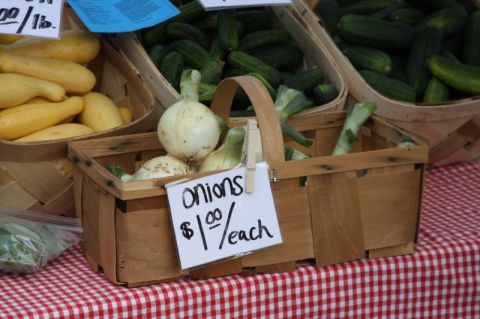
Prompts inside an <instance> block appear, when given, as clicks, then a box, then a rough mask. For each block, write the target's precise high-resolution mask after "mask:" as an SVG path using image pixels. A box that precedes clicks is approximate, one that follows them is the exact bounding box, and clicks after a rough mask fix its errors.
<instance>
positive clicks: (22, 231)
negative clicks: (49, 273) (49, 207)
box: [0, 208, 82, 274]
mask: <svg viewBox="0 0 480 319" xmlns="http://www.w3.org/2000/svg"><path fill="white" fill-rule="evenodd" d="M81 235H82V227H81V224H80V221H79V220H77V219H74V218H68V217H61V216H51V215H45V214H39V213H34V212H28V211H17V210H13V209H7V208H0V272H4V273H13V274H26V273H33V272H37V271H39V270H40V269H41V268H43V267H44V266H45V265H46V264H47V263H48V262H49V261H50V260H52V259H54V258H56V257H57V256H59V255H60V254H61V253H62V252H63V251H64V250H66V249H67V248H69V247H71V246H73V245H75V244H77V243H78V242H79V241H80V240H81Z"/></svg>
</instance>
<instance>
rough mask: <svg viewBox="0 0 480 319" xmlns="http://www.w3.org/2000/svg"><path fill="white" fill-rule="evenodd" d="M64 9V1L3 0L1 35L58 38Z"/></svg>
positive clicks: (1, 2) (0, 2) (1, 4)
mask: <svg viewBox="0 0 480 319" xmlns="http://www.w3.org/2000/svg"><path fill="white" fill-rule="evenodd" d="M62 8H63V0H2V1H0V33H6V34H18V35H31V36H36V37H44V38H58V37H59V36H60V21H61V17H62Z"/></svg>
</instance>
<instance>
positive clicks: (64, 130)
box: [15, 123, 94, 142]
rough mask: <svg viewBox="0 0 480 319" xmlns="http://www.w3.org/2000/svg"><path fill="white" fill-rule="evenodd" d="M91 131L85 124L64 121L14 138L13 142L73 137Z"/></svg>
mask: <svg viewBox="0 0 480 319" xmlns="http://www.w3.org/2000/svg"><path fill="white" fill-rule="evenodd" d="M91 133H94V131H93V130H92V129H91V128H89V127H88V126H86V125H82V124H78V123H66V124H58V125H54V126H51V127H48V128H45V129H43V130H40V131H37V132H35V133H32V134H29V135H26V136H24V137H21V138H19V139H16V140H15V142H36V141H47V140H58V139H61V138H67V137H75V136H81V135H85V134H91Z"/></svg>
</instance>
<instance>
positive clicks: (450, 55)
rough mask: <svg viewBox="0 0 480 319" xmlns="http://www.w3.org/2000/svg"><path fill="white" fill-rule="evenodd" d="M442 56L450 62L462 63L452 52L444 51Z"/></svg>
mask: <svg viewBox="0 0 480 319" xmlns="http://www.w3.org/2000/svg"><path fill="white" fill-rule="evenodd" d="M440 54H441V55H442V56H444V57H446V58H447V59H450V60H452V61H455V62H460V60H459V59H458V58H457V57H456V56H455V55H454V54H453V53H452V52H448V51H442V52H440Z"/></svg>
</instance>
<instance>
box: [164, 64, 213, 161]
mask: <svg viewBox="0 0 480 319" xmlns="http://www.w3.org/2000/svg"><path fill="white" fill-rule="evenodd" d="M200 78H201V76H200V72H198V71H197V70H186V71H184V72H183V73H182V82H181V84H180V86H181V96H182V99H181V100H180V101H178V102H176V103H174V104H173V105H172V106H170V107H169V108H168V109H167V110H166V111H165V112H164V113H163V115H162V117H161V118H160V121H159V123H158V128H157V134H158V138H159V140H160V142H161V143H162V146H163V147H164V148H165V150H166V151H167V152H168V153H169V154H170V155H172V156H174V157H176V158H178V159H180V160H183V161H187V162H191V163H199V162H200V161H201V160H203V159H204V158H205V157H206V156H207V155H208V154H210V153H211V152H212V151H213V150H214V149H215V146H216V145H217V143H218V139H219V137H220V133H221V125H220V124H219V121H218V117H217V116H216V115H215V114H214V113H213V112H212V111H211V110H210V109H209V108H208V107H206V106H205V105H203V104H202V103H200V102H198V85H199V83H200Z"/></svg>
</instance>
